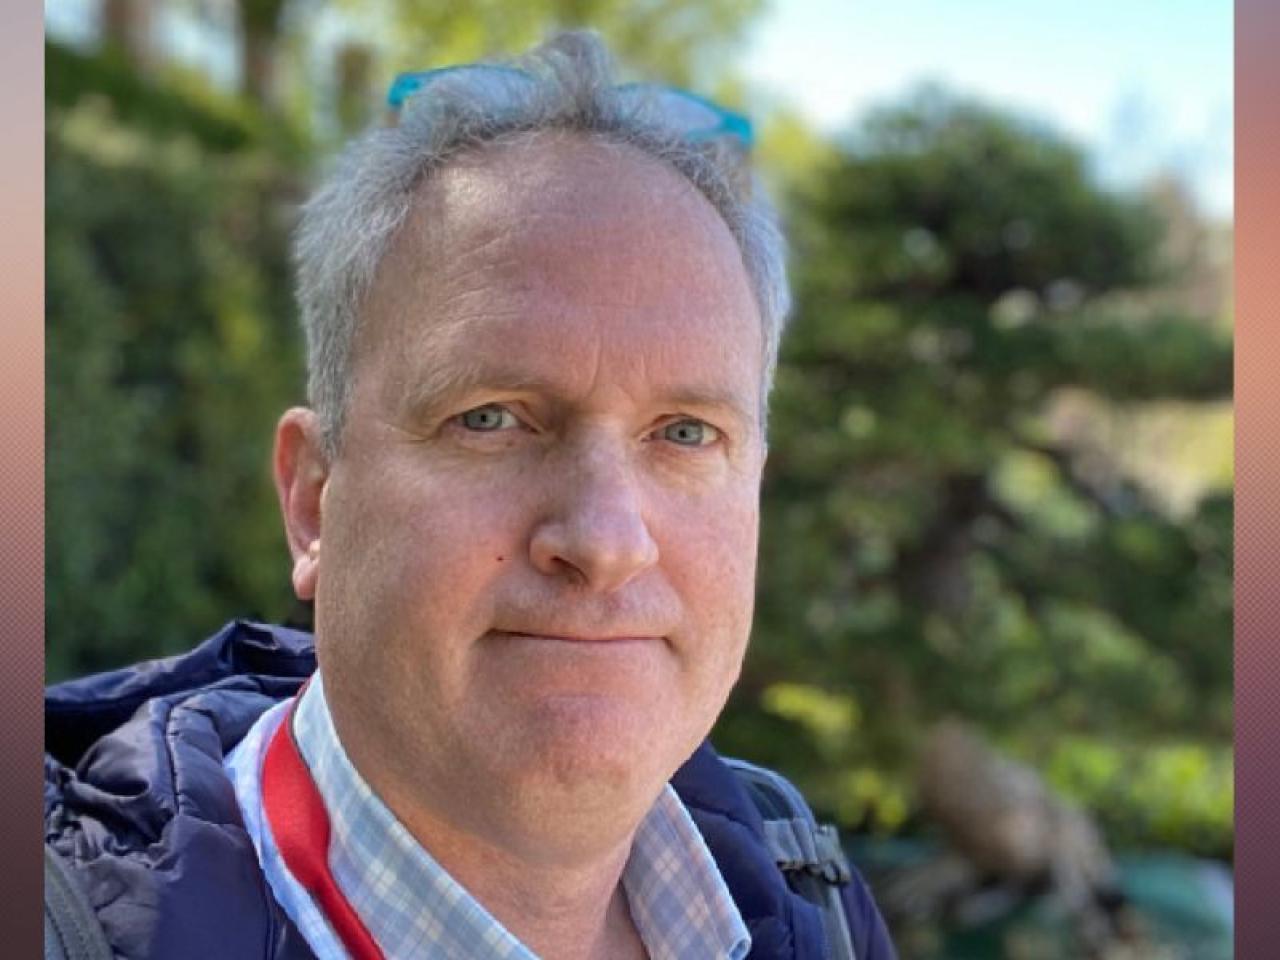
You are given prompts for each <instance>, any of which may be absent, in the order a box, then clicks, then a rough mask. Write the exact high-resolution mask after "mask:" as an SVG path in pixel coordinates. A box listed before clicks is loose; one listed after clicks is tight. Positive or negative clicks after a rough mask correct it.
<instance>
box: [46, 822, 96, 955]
mask: <svg viewBox="0 0 1280 960" xmlns="http://www.w3.org/2000/svg"><path fill="white" fill-rule="evenodd" d="M111 956H112V955H111V948H110V947H109V946H108V945H107V937H106V934H104V933H103V932H102V924H101V923H99V922H98V917H97V915H96V914H94V912H93V908H92V907H91V906H89V901H88V900H86V899H85V896H84V894H83V893H81V892H80V887H79V886H78V885H77V883H76V879H75V877H73V876H72V874H71V867H70V866H69V865H68V864H67V862H66V861H65V860H64V859H62V857H61V856H60V855H59V854H58V852H57V851H56V850H54V849H53V847H51V846H49V845H48V844H47V843H46V844H45V845H44V960H111Z"/></svg>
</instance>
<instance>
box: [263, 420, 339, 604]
mask: <svg viewBox="0 0 1280 960" xmlns="http://www.w3.org/2000/svg"><path fill="white" fill-rule="evenodd" d="M320 437H321V432H320V418H319V417H318V416H317V414H316V412H315V411H314V410H309V409H307V408H305V407H294V408H292V409H290V410H287V411H285V414H284V416H282V417H281V418H280V423H279V424H278V425H277V426H276V447H275V455H274V457H273V462H272V467H273V470H274V473H275V480H276V493H277V494H278V495H279V497H280V513H281V514H282V515H283V517H284V530H285V536H286V538H287V539H288V541H289V553H290V555H291V556H292V557H293V592H294V593H296V594H297V595H298V599H299V600H313V599H315V595H316V581H317V580H318V578H319V573H320V529H321V520H322V517H321V502H322V500H323V494H324V487H325V484H326V483H327V482H328V479H329V463H328V460H327V459H326V458H325V456H324V453H323V448H322V446H321V442H320Z"/></svg>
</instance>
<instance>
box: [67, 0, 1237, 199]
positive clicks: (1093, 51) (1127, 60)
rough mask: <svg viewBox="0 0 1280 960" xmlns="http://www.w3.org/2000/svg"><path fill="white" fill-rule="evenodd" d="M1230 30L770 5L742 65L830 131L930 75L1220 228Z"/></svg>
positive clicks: (1106, 18)
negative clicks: (1022, 118) (1171, 186)
mask: <svg viewBox="0 0 1280 960" xmlns="http://www.w3.org/2000/svg"><path fill="white" fill-rule="evenodd" d="M95 6H96V4H95V2H94V0H54V2H51V3H50V4H48V5H46V8H45V9H46V16H45V19H46V24H48V25H49V28H50V29H51V30H52V31H53V32H55V33H59V34H60V35H69V34H70V35H74V34H75V33H77V32H81V33H83V31H84V30H85V29H86V26H87V21H91V20H92V13H91V11H92V10H93V9H94V7H95ZM166 6H172V5H171V4H168V5H167V4H164V3H161V8H162V9H163V8H165V7H166ZM166 20H167V23H166V26H167V27H168V33H169V36H168V41H169V43H170V44H171V45H173V46H174V47H176V48H178V49H181V50H182V51H183V53H184V54H185V56H186V57H187V58H188V59H190V60H195V61H204V62H205V65H206V66H207V67H209V68H210V69H211V72H213V73H234V64H233V63H231V62H230V61H229V60H228V57H227V56H219V55H218V54H219V51H214V50H210V49H208V41H207V38H205V39H202V38H201V37H200V36H199V35H198V33H197V32H195V31H192V30H190V29H183V28H182V24H181V18H180V17H169V18H166ZM1233 29H1234V21H1233V10H1232V3H1231V0H1070V2H1067V0H772V2H771V6H770V8H769V9H768V10H767V12H766V13H765V14H764V15H762V16H761V17H760V18H759V19H758V20H757V21H756V23H755V24H754V25H753V28H752V30H751V32H750V35H749V39H748V41H747V43H746V44H745V45H744V48H743V50H742V56H741V58H740V59H739V66H740V69H741V70H742V72H743V74H744V75H745V77H746V79H747V81H748V83H749V84H750V85H751V87H752V88H753V89H754V90H758V91H760V92H762V93H764V94H766V95H767V96H768V97H769V99H770V100H775V99H776V100H781V101H782V102H784V103H786V104H788V105H789V106H791V107H793V108H795V109H796V110H798V111H799V112H800V113H801V114H802V115H803V116H805V117H806V118H808V119H809V120H810V121H811V122H812V123H813V124H814V125H815V126H817V127H818V128H819V129H821V130H823V131H826V132H832V133H837V132H839V131H841V130H844V129H848V128H849V127H851V126H852V125H853V124H854V123H855V122H856V120H857V118H858V117H859V116H861V115H862V114H863V113H864V112H865V111H866V110H867V109H868V108H869V107H871V106H874V105H875V104H877V103H882V102H886V101H890V100H893V99H895V98H897V97H901V96H902V95H904V94H905V93H906V92H908V91H909V90H911V89H912V88H913V87H915V86H917V85H919V84H920V83H922V82H925V81H929V80H932V81H936V82H938V83H939V84H941V85H943V86H945V87H946V88H947V89H949V90H951V91H953V92H957V93H962V94H971V95H974V96H977V97H980V98H982V99H984V100H986V101H988V102H990V103H992V104H995V105H1003V106H1007V107H1012V108H1014V109H1015V110H1018V111H1021V112H1025V113H1027V114H1028V115H1031V116H1033V117H1035V118H1037V119H1038V120H1041V121H1047V122H1049V123H1050V124H1051V125H1052V126H1054V127H1056V128H1058V129H1059V130H1060V131H1061V132H1062V133H1064V134H1066V135H1067V136H1069V137H1071V138H1073V139H1075V140H1076V141H1077V142H1079V143H1081V144H1082V145H1084V146H1085V147H1086V148H1088V149H1089V151H1090V153H1091V155H1092V156H1093V158H1094V161H1095V163H1096V166H1097V170H1098V173H1099V175H1100V176H1101V177H1102V178H1103V179H1104V180H1105V181H1107V182H1110V183H1112V184H1114V185H1116V186H1133V185H1137V184H1141V183H1142V182H1143V181H1145V180H1147V179H1149V178H1151V177H1153V176H1155V175H1157V174H1160V173H1164V172H1172V173H1174V174H1176V175H1178V176H1179V177H1180V179H1182V180H1183V181H1184V182H1186V183H1187V184H1188V185H1189V186H1190V188H1191V191H1192V195H1193V196H1194V197H1195V198H1196V200H1197V201H1198V204H1199V206H1200V208H1201V209H1202V210H1203V211H1204V212H1205V213H1207V214H1209V215H1211V216H1213V217H1215V218H1221V219H1229V218H1230V217H1231V216H1232V209H1233V203H1232V201H1233V187H1232V184H1233V175H1232V174H1233V170H1232V166H1233V152H1232V140H1233V116H1232V114H1233V106H1232V92H1233V91H1232V86H1233V76H1232V73H1233V36H1232V31H1233ZM221 52H222V53H224V54H228V55H229V54H231V53H232V52H233V51H232V49H231V48H230V46H228V47H227V49H226V50H225V51H221ZM224 61H225V62H224Z"/></svg>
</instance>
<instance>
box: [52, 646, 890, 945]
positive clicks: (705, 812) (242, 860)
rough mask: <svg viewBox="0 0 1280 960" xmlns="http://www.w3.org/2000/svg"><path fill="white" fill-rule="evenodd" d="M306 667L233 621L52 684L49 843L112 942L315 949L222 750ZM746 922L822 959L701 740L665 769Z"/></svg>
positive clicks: (865, 933)
mask: <svg viewBox="0 0 1280 960" xmlns="http://www.w3.org/2000/svg"><path fill="white" fill-rule="evenodd" d="M314 669H315V656H314V652H313V647H312V640H311V636H310V635H309V634H306V633H299V632H297V631H293V630H287V629H284V628H281V627H273V626H264V625H262V624H254V623H247V622H243V621H238V622H235V623H231V624H229V625H227V626H226V627H224V628H223V629H222V630H221V631H220V632H219V633H217V634H216V635H214V636H213V637H210V638H209V639H208V640H206V641H205V642H204V643H202V644H201V645H200V646H198V647H197V648H195V649H194V650H192V651H191V652H190V653H187V654H184V655H182V656H179V657H173V658H169V659H166V660H157V661H153V662H150V663H145V664H141V665H139V666H135V667H131V668H128V669H125V670H117V671H113V672H111V673H104V674H99V675H97V676H92V677H86V678H84V679H81V680H75V681H71V682H68V683H63V684H59V685H56V686H53V687H50V688H49V690H48V691H47V692H46V697H45V749H46V757H45V793H44V810H45V841H46V842H47V843H49V844H51V845H52V846H53V847H54V849H56V850H57V851H58V852H59V853H60V854H62V856H63V857H64V858H66V859H67V860H68V861H69V862H70V863H71V865H72V867H73V868H74V873H75V875H76V877H77V878H78V879H79V880H80V885H81V887H82V889H83V891H84V893H85V894H86V896H87V898H88V900H89V903H90V904H91V905H92V907H93V908H94V910H95V911H96V912H97V915H98V918H99V920H100V921H101V923H102V926H103V928H104V930H105V932H106V935H107V939H108V941H109V942H110V943H111V946H112V948H113V950H114V951H115V953H116V955H117V956H119V957H123V958H129V960H135V958H136V960H142V958H179V957H180V958H183V960H203V958H210V960H213V958H217V960H238V958H242V957H243V958H270V960H302V958H308V960H313V954H312V952H311V950H310V949H309V948H308V947H307V944H306V942H305V941H304V940H303V939H302V937H301V935H300V934H299V933H298V931H297V929H296V928H295V927H294V925H293V923H292V922H291V921H290V920H289V918H288V917H287V916H286V915H285V913H284V911H283V910H282V909H281V908H280V906H279V904H277V903H276V901H275V899H274V897H273V896H272V894H271V891H270V889H269V887H268V886H267V883H266V880H265V878H264V877H263V875H262V871H261V870H260V869H259V866H258V860H257V855H256V854H255V852H254V849H253V845H252V843H251V841H250V840H249V837H248V834H247V833H246V832H245V830H244V825H243V822H242V820H241V817H240V811H239V808H238V807H237V805H236V799H235V794H234V792H233V790H232V787H231V782H230V781H229V780H228V779H227V777H226V775H225V774H224V773H223V770H222V758H223V756H224V755H225V754H226V753H227V752H228V751H229V750H230V749H231V748H232V747H234V746H235V745H236V744H237V743H238V742H239V741H240V739H241V738H242V737H243V736H244V735H245V733H246V732H247V731H248V730H249V727H250V726H252V724H253V722H254V721H255V720H256V719H257V718H258V716H259V715H260V714H261V713H262V712H263V711H264V710H266V709H267V708H268V707H270V706H271V705H272V704H274V703H276V702H278V701H279V700H281V699H283V698H285V697H289V696H292V695H293V694H294V693H296V692H297V690H298V688H299V686H300V685H301V683H302V681H303V680H304V679H305V678H306V677H307V676H308V675H310V673H311V672H312V671H313V670H314ZM672 784H673V786H674V787H675V789H676V791H677V792H678V793H679V795H680V797H681V799H682V800H683V801H684V803H685V805H686V806H687V807H688V808H689V810H690V812H691V813H692V815H693V818H694V821H695V822H696V823H697V825H698V828H699V829H700V830H701V831H702V835H703V837H704V838H705V839H706V841H707V845H708V847H710V849H711V853H712V855H713V856H714V857H715V860H716V863H717V864H718V865H719V867H720V871H721V873H722V874H723V875H724V878H725V881H726V883H727V884H728V886H729V890H730V891H731V893H732V894H733V897H734V900H735V901H736V903H737V905H738V909H739V910H740V911H741V912H742V916H743V919H744V920H745V921H746V923H747V927H748V929H749V930H750V932H751V938H752V944H753V946H752V951H751V957H752V958H754V960H764V958H770V960H772V958H778V960H782V958H788V960H819V958H821V957H822V955H823V932H822V922H821V917H820V915H819V913H818V910H817V908H815V907H814V906H812V905H811V904H809V903H808V902H806V901H805V900H803V899H802V898H800V897H799V896H797V895H796V894H794V893H792V892H791V891H790V890H789V889H788V888H787V886H786V883H785V881H784V878H783V875H782V874H781V873H780V872H779V871H778V869H777V868H776V867H775V865H774V863H773V860H772V858H771V857H770V855H769V852H768V850H767V848H766V847H765V845H764V841H763V839H762V832H763V826H762V823H761V819H760V814H759V813H758V812H757V810H756V809H755V806H754V805H753V804H752V802H751V799H750V798H749V797H748V796H747V795H746V793H745V792H744V790H743V788H742V787H741V785H740V784H739V783H738V781H737V779H736V778H735V776H734V775H733V773H732V772H731V771H730V770H729V769H728V768H727V767H726V766H725V765H724V763H723V762H722V761H721V760H720V759H719V758H718V757H717V756H716V754H715V752H714V751H713V750H712V749H711V747H710V746H709V745H708V744H704V745H703V746H701V747H700V748H699V749H698V750H697V752H695V753H694V755H693V756H692V757H691V758H690V759H689V761H688V762H687V763H686V764H685V765H684V766H683V767H681V768H680V770H679V771H678V772H677V773H676V775H675V776H674V777H673V778H672ZM843 893H844V895H845V904H846V907H847V909H848V912H849V916H850V917H851V918H852V922H851V926H852V933H853V940H854V947H855V949H856V950H857V954H858V958H859V960H891V958H892V957H893V955H894V954H893V948H892V946H891V945H890V942H889V938H888V935H887V934H886V932H885V928H884V923H883V921H882V920H881V918H880V914H879V912H878V911H877V909H876V907H875V904H874V903H873V901H872V899H871V895H870V893H869V892H868V891H867V889H866V887H865V885H864V884H863V882H862V880H861V878H859V877H858V876H856V874H855V876H854V879H853V882H851V883H849V884H847V885H846V886H845V887H844V888H843Z"/></svg>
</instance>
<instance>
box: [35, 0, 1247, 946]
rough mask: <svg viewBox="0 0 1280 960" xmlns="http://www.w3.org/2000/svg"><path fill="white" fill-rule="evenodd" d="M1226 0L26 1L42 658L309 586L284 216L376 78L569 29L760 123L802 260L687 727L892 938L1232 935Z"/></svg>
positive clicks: (369, 109) (235, 610)
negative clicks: (738, 646) (734, 563)
mask: <svg viewBox="0 0 1280 960" xmlns="http://www.w3.org/2000/svg"><path fill="white" fill-rule="evenodd" d="M1231 17H1232V14H1231V5H1230V4H1229V3H1226V2H1224V0H1217V2H1214V0H1168V2H1163V3H1159V4H1157V3H1154V2H1134V3H1128V4H1115V3H1101V2H1096V0H1077V2H1075V3H1072V4H1066V3H1044V4H1034V5H1033V4H1016V3H1013V2H1009V0H971V2H966V3H954V2H944V0H899V2H896V3H894V4H892V5H891V4H889V3H887V2H874V3H872V2H860V0H846V2H835V0H830V2H828V0H813V2H800V0H795V2H787V3H781V2H775V3H774V4H773V5H772V6H771V5H769V4H768V3H766V2H764V0H678V2H677V0H641V2H634V0H521V2H516V0H471V2H468V3H466V4H459V3H452V2H444V0H371V2H360V3H356V2H354V0H49V2H48V3H47V4H46V7H45V18H46V37H47V43H46V50H45V54H46V78H45V82H46V86H45V89H46V103H47V143H46V203H47V222H46V265H47V299H46V302H47V324H48V325H47V336H46V344H47V371H46V377H47V379H46V383H47V401H46V404H47V411H48V421H47V451H46V454H47V456H46V464H47V474H46V482H47V511H48V512H47V517H46V540H45V543H46V597H47V610H48V612H47V633H46V637H47V639H46V664H47V668H46V669H47V675H48V678H49V679H50V680H51V681H52V680H57V679H61V678H65V677H67V676H71V675H75V674H79V673H83V672H87V671H92V670H100V669H105V668H109V667H113V666H117V665H120V664H124V663H127V662H131V661H133V660H136V659H139V658H144V657H153V656H159V655H164V654H169V653H174V652H177V651H181V650H184V649H186V648H188V647H190V646H191V645H193V644H194V643H195V642H196V641H198V640H199V639H201V638H203V637H204V636H206V635H207V634H209V633H210V632H212V631H213V630H214V629H216V628H217V627H218V626H219V625H220V624H222V623H223V622H224V621H226V620H227V619H229V618H231V617H235V616H250V617H258V618H264V619H271V620H277V621H280V620H291V619H296V618H298V617H299V616H301V615H302V614H301V612H300V611H299V610H297V609H296V608H295V606H294V605H293V602H292V598H291V593H290V590H289V587H288V579H287V574H288V569H289V564H288V562H287V556H286V551H285V546H284V542H283V537H282V534H281V532H280V524H279V521H278V519H277V511H276V505H275V499H274V493H273V491H272V488H271V485H270V482H269V472H268V451H269V444H270V438H271V433H272V427H273V425H274V422H275V418H276V416H277V415H278V413H279V412H280V411H281V410H282V409H283V408H284V407H285V406H287V405H289V404H291V403H295V402H298V401H299V400H300V399H301V398H302V396H303V374H302V348H301V338H300V335H299V334H298V332H297V330H296V314H295V308H294V305H293V302H292V294H291V278H290V273H289V267H288V246H287V245H288V237H289V231H290V229H291V227H292V225H293V222H294V218H295V213H296V207H297V204H298V202H299V200H300V199H301V198H302V197H303V196H305V192H306V190H307V187H308V184H309V183H310V182H312V180H313V178H314V176H315V174H316V171H317V169H318V165H319V164H321V163H322V162H323V160H324V159H325V158H326V157H327V156H329V155H331V153H332V151H333V150H334V149H335V147H336V146H337V145H338V144H340V143H341V142H342V141H343V140H344V139H345V138H346V137H348V136H349V135H351V134H352V133H353V132H355V131H357V130H358V129H360V128H361V127H362V126H364V125H365V124H367V123H368V122H370V121H372V120H376V119H378V118H379V117H380V115H381V111H382V107H381V97H382V95H383V93H384V92H385V89H386V86H387V84H388V83H389V81H390V78H391V77H392V75H393V74H394V73H395V72H397V71H399V70H403V69H413V68H424V67H430V66H440V65H445V64H448V63H453V62H459V61H466V60H472V59H475V58H477V57H480V56H483V55H486V54H490V53H509V52H514V51H517V50H520V49H522V48H524V47H527V46H528V45H530V44H531V43H533V42H535V41H536V40H538V39H539V38H541V37H542V36H543V35H544V34H545V33H546V32H547V31H548V30H549V29H551V28H553V27H554V26H557V25H559V26H575V25H586V26H590V27H593V28H595V29H597V30H599V31H600V32H601V33H602V34H603V35H604V36H605V37H606V39H607V40H608V41H609V42H610V43H611V45H612V47H613V49H614V50H615V52H616V53H617V54H618V55H619V57H620V58H621V59H622V60H623V61H624V63H625V64H626V66H627V68H628V69H627V75H628V78H630V77H650V78H652V77H659V78H663V79H667V80H670V81H673V82H675V83H679V84H682V85H685V86H688V87H690V88H692V89H695V90H697V91H699V92H702V93H705V94H709V95H712V96H714V97H716V98H718V99H720V100H721V101H723V102H725V103H726V104H728V105H731V106H734V107H736V108H739V109H742V110H744V111H745V112H747V113H748V114H749V115H751V116H752V118H753V119H754V121H755V123H756V125H757V132H758V135H759V141H758V148H757V149H758V154H759V158H760V165H761V167H762V170H763V172H764V175H765V177H766V179H767V181H768V182H769V184H770V186H771V188H772V190H773V192H774V194H775V196H776V198H777V200H778V202H779V204H780V206H781V208H782V211H783V216H784V218H785V220H786V223H787V229H788V232H789V235H790V237H791V240H792V244H793V253H792V277H793V283H794V287H795V293H796V310H795V313H794V319H793V326H792V328H791V333H790V334H789V339H788V341H787V342H786V343H785V344H784V352H783V359H782V363H781V367H780V370H779V374H778V379H777V389H776V392H775V395H774V400H773V419H772V425H771V446H772V449H771V456H770V462H769V467H768V471H767V478H766V486H765V491H764V526H763V532H762V545H761V570H760V595H759V605H758V610H757V624H756V632H755V635H754V638H753V645H752V649H751V652H750V655H749V658H748V662H747V664H746V668H745V671H744V675H743V678H742V682H741V684H740V685H739V687H738V689H737V691H736V693H735V695H734V698H733V700H732V701H731V703H730V705H729V708H728V710H727V711H726V713H725V715H724V717H723V719H722V721H721V723H720V724H719V726H718V728H717V730H716V733H715V737H714V739H715V740H716V742H717V744H718V746H719V747H720V749H721V750H722V751H724V752H729V753H735V754H738V755H741V756H745V757H747V758H750V759H753V760H756V761H758V762H761V763H765V764H770V765H773V766H776V767H778V768H780V769H782V770H783V771H785V772H786V773H788V774H789V775H790V776H792V777H793V778H794V779H795V780H796V781H798V782H799V783H800V785H801V786H802V787H803V788H804V790H805V791H806V793H807V795H808V796H809V798H810V799H811V800H812V802H813V803H814V805H815V807H816V808H817V809H818V811H819V814H820V816H821V817H823V818H826V819H830V820H834V821H836V822H837V823H838V824H839V825H840V827H841V829H842V831H843V833H844V835H845V838H846V840H847V842H848V843H847V845H848V847H849V850H850V852H851V854H852V856H853V857H854V859H855V861H856V862H857V863H858V865H859V867H860V869H862V871H863V872H864V873H865V874H866V875H867V877H868V879H869V880H870V881H871V882H872V884H873V886H875V888H876V890H877V894H878V896H879V898H880V899H881V902H882V905H883V906H884V908H885V911H886V913H887V914H888V915H889V918H890V921H891V923H892V926H893V928H894V932H895V936H896V937H897V940H898V944H899V949H900V951H901V953H902V956H903V958H904V960H913V958H920V960H923V958H942V957H946V958H996V957H1008V958H1026V960H1035V958H1075V957H1086V956H1089V957H1095V956H1096V957H1106V958H1113V960H1119V958H1147V957H1150V958H1182V957H1187V958H1197V960H1199V958H1216V957H1229V956H1231V906H1230V895H1231V870H1230V864H1231V857H1232V840H1233V821H1232V807H1233V786H1232V783H1233V778H1232V746H1231V743H1232V698H1231V689H1232V658H1231V624H1232V606H1231V601H1232V592H1231V578H1232V567H1231V563H1232V549H1231V545H1232V540H1231V538H1232V494H1231V480H1232V415H1231V376H1232V345H1231V311H1232V302H1231V253H1232V206H1231V203H1232V187H1231V182H1232V179H1231V178H1232V173H1231V162H1232V156H1231V141H1232V104H1231V97H1232V91H1231V62H1232V19H1231Z"/></svg>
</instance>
